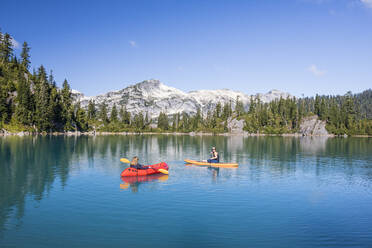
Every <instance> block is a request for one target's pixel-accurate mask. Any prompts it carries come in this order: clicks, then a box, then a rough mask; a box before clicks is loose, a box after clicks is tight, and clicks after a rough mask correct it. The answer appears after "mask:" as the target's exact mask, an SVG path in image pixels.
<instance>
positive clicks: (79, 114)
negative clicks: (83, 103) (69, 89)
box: [75, 102, 88, 132]
mask: <svg viewBox="0 0 372 248" xmlns="http://www.w3.org/2000/svg"><path fill="white" fill-rule="evenodd" d="M75 108H76V114H75V116H76V117H75V121H76V128H77V130H78V131H81V132H83V131H87V130H88V121H87V115H86V112H85V110H84V109H83V108H81V107H80V102H79V103H77V104H76V107H75Z"/></svg>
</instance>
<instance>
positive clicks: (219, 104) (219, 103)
mask: <svg viewBox="0 0 372 248" xmlns="http://www.w3.org/2000/svg"><path fill="white" fill-rule="evenodd" d="M215 113H216V117H217V118H220V117H221V102H218V103H217V105H216V108H215Z"/></svg>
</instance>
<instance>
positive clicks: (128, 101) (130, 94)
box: [72, 80, 291, 118]
mask: <svg viewBox="0 0 372 248" xmlns="http://www.w3.org/2000/svg"><path fill="white" fill-rule="evenodd" d="M72 94H73V96H74V97H75V101H80V103H81V106H82V107H84V108H86V107H87V106H88V103H89V101H90V100H93V101H94V102H95V104H96V105H99V104H101V103H103V102H105V103H106V104H107V106H108V109H109V110H110V109H111V108H112V107H113V106H114V104H116V106H117V107H118V108H120V106H126V108H127V110H128V111H129V112H131V113H133V114H137V113H139V112H140V111H142V112H143V113H148V114H149V116H150V117H151V118H156V117H158V116H159V113H160V112H161V111H163V112H166V113H167V114H168V115H174V114H176V113H182V112H186V113H188V114H195V113H196V111H197V109H198V108H200V109H201V111H202V113H203V114H206V113H207V112H208V111H209V110H213V109H214V108H215V106H216V105H217V103H218V102H220V103H221V104H222V105H223V104H224V103H228V102H231V104H232V106H233V108H234V106H235V101H236V99H237V97H239V100H240V101H242V102H243V104H244V106H245V108H246V109H248V107H249V102H250V98H251V95H247V94H244V93H242V92H239V91H233V90H229V89H221V90H198V91H190V92H188V93H186V92H183V91H181V90H178V89H176V88H173V87H169V86H167V85H164V84H163V83H161V82H160V81H158V80H146V81H143V82H141V83H137V84H134V85H131V86H128V87H126V88H124V89H122V90H118V91H112V92H108V93H106V94H103V95H98V96H94V97H87V96H84V95H83V94H82V93H80V92H78V91H75V90H73V91H72ZM252 96H253V97H259V98H260V100H261V101H262V102H270V101H272V100H275V99H279V98H280V97H282V98H287V97H291V95H290V94H288V93H285V92H281V91H278V90H272V91H269V92H268V93H266V94H256V95H252Z"/></svg>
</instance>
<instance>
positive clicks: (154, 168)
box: [120, 162, 168, 177]
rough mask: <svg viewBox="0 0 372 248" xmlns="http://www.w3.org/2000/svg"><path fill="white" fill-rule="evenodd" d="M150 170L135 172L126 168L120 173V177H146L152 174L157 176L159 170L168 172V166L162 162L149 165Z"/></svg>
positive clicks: (135, 170)
mask: <svg viewBox="0 0 372 248" xmlns="http://www.w3.org/2000/svg"><path fill="white" fill-rule="evenodd" d="M149 166H150V167H151V168H148V169H145V170H137V169H134V168H130V167H129V168H126V169H125V170H123V171H122V172H121V174H120V175H121V176H122V177H135V176H147V175H152V174H158V173H160V172H159V171H158V170H159V169H164V170H168V165H167V164H166V163H164V162H161V163H158V164H153V165H149Z"/></svg>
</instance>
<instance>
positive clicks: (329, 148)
mask: <svg viewBox="0 0 372 248" xmlns="http://www.w3.org/2000/svg"><path fill="white" fill-rule="evenodd" d="M212 145H215V146H217V148H218V150H219V151H220V154H221V157H222V159H223V160H225V161H234V162H235V161H236V162H239V163H240V167H239V168H237V169H222V168H221V169H219V170H218V169H211V168H208V167H198V166H186V165H185V164H184V163H183V159H184V158H192V159H202V158H207V156H208V152H209V149H210V147H211V146H212ZM134 155H138V156H139V157H140V158H141V162H143V163H145V164H147V163H155V162H158V161H166V162H167V163H168V164H169V166H170V175H169V176H168V177H167V176H153V177H147V178H139V179H138V180H136V179H131V180H127V181H122V180H121V179H120V177H119V175H120V172H121V171H122V170H123V169H124V168H126V165H124V164H122V163H120V162H119V158H120V157H127V158H130V157H132V156H134ZM119 246H120V247H157V246H162V247H372V139H370V138H334V139H324V138H313V139H312V138H286V137H249V138H242V137H189V136H106V137H26V138H21V137H3V138H0V247H119Z"/></svg>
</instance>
